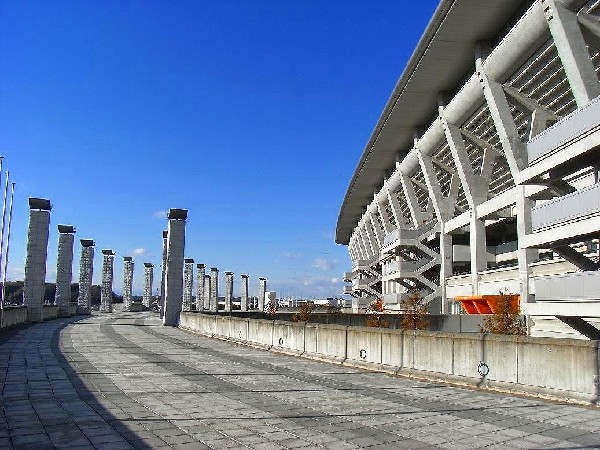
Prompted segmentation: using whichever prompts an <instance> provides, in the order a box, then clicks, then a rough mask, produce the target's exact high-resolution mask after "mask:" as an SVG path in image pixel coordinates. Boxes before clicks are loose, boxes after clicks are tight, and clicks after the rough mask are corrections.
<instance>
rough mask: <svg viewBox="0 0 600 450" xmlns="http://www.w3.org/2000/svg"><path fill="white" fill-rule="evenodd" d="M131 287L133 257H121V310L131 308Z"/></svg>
mask: <svg viewBox="0 0 600 450" xmlns="http://www.w3.org/2000/svg"><path fill="white" fill-rule="evenodd" d="M132 288H133V258H132V257H131V256H124V257H123V310H124V311H129V310H130V309H131V302H132V299H131V294H132Z"/></svg>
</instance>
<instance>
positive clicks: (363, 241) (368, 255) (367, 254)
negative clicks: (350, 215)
mask: <svg viewBox="0 0 600 450" xmlns="http://www.w3.org/2000/svg"><path fill="white" fill-rule="evenodd" d="M358 227H359V228H358V233H359V236H360V242H361V244H362V248H363V250H364V255H365V258H364V259H365V260H370V259H371V258H372V255H373V250H372V248H371V243H370V242H369V240H368V239H367V237H366V233H365V230H364V228H363V226H362V224H360V223H359V224H358Z"/></svg>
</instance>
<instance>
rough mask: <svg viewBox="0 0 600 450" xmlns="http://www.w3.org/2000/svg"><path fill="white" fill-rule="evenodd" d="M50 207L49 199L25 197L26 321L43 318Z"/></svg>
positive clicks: (24, 300)
mask: <svg viewBox="0 0 600 450" xmlns="http://www.w3.org/2000/svg"><path fill="white" fill-rule="evenodd" d="M51 209H52V205H51V204H50V201H49V200H46V199H41V198H30V199H29V229H28V231H27V257H26V259H25V281H24V285H23V304H24V305H25V306H26V307H27V320H28V321H29V322H42V321H43V320H44V290H45V283H46V257H47V255H48V233H49V228H50V210H51Z"/></svg>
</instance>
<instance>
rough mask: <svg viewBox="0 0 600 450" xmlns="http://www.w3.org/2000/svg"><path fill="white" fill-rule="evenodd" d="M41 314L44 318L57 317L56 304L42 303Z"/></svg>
mask: <svg viewBox="0 0 600 450" xmlns="http://www.w3.org/2000/svg"><path fill="white" fill-rule="evenodd" d="M43 314H44V315H43V317H44V320H52V319H58V306H57V305H44V311H43Z"/></svg>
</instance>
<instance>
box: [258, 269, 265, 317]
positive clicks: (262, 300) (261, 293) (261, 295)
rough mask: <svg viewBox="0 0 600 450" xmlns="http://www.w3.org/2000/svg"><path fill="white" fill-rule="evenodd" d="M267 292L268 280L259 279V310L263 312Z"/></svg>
mask: <svg viewBox="0 0 600 450" xmlns="http://www.w3.org/2000/svg"><path fill="white" fill-rule="evenodd" d="M266 292H267V279H266V278H262V277H261V278H259V279H258V310H259V311H260V312H263V311H264V310H265V293H266Z"/></svg>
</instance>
